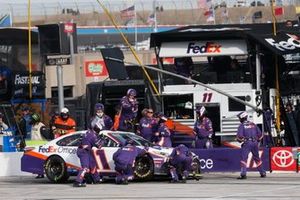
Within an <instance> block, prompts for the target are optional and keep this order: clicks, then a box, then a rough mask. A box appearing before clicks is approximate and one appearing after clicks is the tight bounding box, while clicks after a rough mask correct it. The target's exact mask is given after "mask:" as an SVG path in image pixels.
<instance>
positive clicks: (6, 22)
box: [0, 14, 12, 27]
mask: <svg viewBox="0 0 300 200" xmlns="http://www.w3.org/2000/svg"><path fill="white" fill-rule="evenodd" d="M11 26H12V19H11V15H10V14H6V15H4V16H1V17H0V27H11Z"/></svg>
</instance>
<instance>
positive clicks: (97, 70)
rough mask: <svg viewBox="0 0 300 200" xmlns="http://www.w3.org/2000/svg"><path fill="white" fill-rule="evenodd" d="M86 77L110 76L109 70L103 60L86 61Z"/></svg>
mask: <svg viewBox="0 0 300 200" xmlns="http://www.w3.org/2000/svg"><path fill="white" fill-rule="evenodd" d="M84 66H85V76H86V77H95V76H108V72H107V68H106V65H105V63H104V61H103V60H92V61H85V62H84Z"/></svg>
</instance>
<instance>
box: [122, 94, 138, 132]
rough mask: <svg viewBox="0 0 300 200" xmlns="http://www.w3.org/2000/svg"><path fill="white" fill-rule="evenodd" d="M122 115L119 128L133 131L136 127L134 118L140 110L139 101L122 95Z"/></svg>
mask: <svg viewBox="0 0 300 200" xmlns="http://www.w3.org/2000/svg"><path fill="white" fill-rule="evenodd" d="M120 104H121V115H120V124H119V128H118V130H121V131H132V130H133V129H134V120H135V118H136V116H137V112H138V101H137V100H136V99H134V100H133V101H130V99H129V98H128V97H127V96H124V97H122V99H121V101H120Z"/></svg>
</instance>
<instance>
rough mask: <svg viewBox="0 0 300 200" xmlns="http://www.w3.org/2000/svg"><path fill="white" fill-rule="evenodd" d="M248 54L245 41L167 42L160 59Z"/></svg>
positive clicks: (163, 45)
mask: <svg viewBox="0 0 300 200" xmlns="http://www.w3.org/2000/svg"><path fill="white" fill-rule="evenodd" d="M247 53H248V50H247V45H246V42H245V40H211V41H186V42H165V43H162V44H161V49H160V52H159V56H160V57H189V56H224V55H245V54H247Z"/></svg>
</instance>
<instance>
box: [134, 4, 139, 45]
mask: <svg viewBox="0 0 300 200" xmlns="http://www.w3.org/2000/svg"><path fill="white" fill-rule="evenodd" d="M133 5H134V46H135V50H137V47H138V46H137V41H138V38H137V23H138V21H137V13H136V1H134V4H133Z"/></svg>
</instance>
